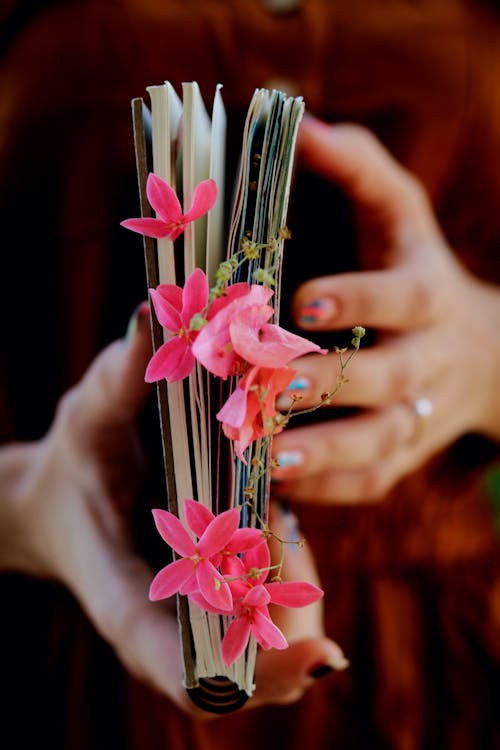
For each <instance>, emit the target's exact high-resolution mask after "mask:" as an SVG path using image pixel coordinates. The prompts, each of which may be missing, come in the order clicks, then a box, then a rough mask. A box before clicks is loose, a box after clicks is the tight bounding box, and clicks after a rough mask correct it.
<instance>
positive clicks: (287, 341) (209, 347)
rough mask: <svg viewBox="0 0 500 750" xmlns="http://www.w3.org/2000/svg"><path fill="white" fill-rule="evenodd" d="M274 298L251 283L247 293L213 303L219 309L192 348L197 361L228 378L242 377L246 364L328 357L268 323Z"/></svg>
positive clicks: (273, 364)
mask: <svg viewBox="0 0 500 750" xmlns="http://www.w3.org/2000/svg"><path fill="white" fill-rule="evenodd" d="M238 286H239V285H238ZM230 290H231V286H229V287H228V293H229V291H230ZM272 295H273V291H272V290H271V289H269V287H265V286H261V285H260V284H252V285H251V286H249V287H248V292H247V294H241V292H239V293H238V296H237V297H236V298H234V297H233V298H228V300H227V301H226V302H224V298H222V300H223V301H222V302H219V300H216V301H215V302H214V303H213V304H214V305H215V304H216V303H218V304H219V307H218V308H217V309H216V310H215V309H214V311H213V312H212V311H210V312H211V314H210V319H209V323H207V325H206V326H204V328H203V330H202V331H201V332H200V335H199V337H198V339H197V341H196V345H195V346H194V347H193V354H194V356H195V357H196V359H197V360H198V361H199V362H201V364H202V365H203V366H204V367H206V369H207V370H209V371H210V372H212V373H213V374H214V375H218V376H219V377H221V378H227V377H228V376H229V375H235V374H240V373H241V370H242V366H243V364H244V363H249V364H251V365H259V366H260V367H283V366H284V365H286V364H288V362H290V360H292V359H295V358H296V357H301V356H302V355H303V354H307V353H309V352H319V353H321V354H326V349H320V347H319V346H317V344H313V343H312V341H308V339H305V338H302V336H296V335H295V334H293V333H289V332H288V331H286V330H285V329H284V328H281V327H280V326H278V325H275V324H274V323H268V322H267V321H268V320H269V318H270V317H271V316H272V315H273V313H274V310H273V308H272V307H271V306H270V305H268V304H267V302H268V301H269V299H270V298H271V297H272ZM207 317H208V316H207Z"/></svg>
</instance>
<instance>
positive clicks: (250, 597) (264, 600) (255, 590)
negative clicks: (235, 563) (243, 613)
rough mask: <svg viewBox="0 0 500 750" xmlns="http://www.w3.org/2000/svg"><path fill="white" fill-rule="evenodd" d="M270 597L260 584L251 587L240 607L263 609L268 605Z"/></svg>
mask: <svg viewBox="0 0 500 750" xmlns="http://www.w3.org/2000/svg"><path fill="white" fill-rule="evenodd" d="M270 601H271V597H270V595H269V592H268V591H266V589H265V588H264V586H262V584H259V585H258V586H253V587H252V588H251V589H250V590H249V591H248V593H247V594H245V597H244V599H243V601H242V603H241V605H242V607H265V606H266V604H269V602H270Z"/></svg>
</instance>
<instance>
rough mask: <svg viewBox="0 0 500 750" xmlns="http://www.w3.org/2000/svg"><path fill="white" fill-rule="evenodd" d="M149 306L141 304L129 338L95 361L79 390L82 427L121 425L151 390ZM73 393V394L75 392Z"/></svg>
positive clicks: (138, 408) (133, 317)
mask: <svg viewBox="0 0 500 750" xmlns="http://www.w3.org/2000/svg"><path fill="white" fill-rule="evenodd" d="M151 353H152V347H151V334H150V327H149V307H148V305H147V303H143V304H142V305H140V306H139V307H138V308H137V310H136V312H135V314H134V315H133V316H132V318H131V321H130V323H129V328H128V331H127V335H126V337H125V338H124V339H123V340H121V341H115V342H114V343H113V344H111V345H110V346H108V347H107V348H106V349H104V351H102V352H101V354H100V355H99V356H98V357H97V359H96V360H95V361H94V363H93V364H92V366H91V367H90V369H89V370H88V371H87V373H86V375H85V377H84V378H83V380H82V382H81V384H80V387H79V388H78V391H77V394H78V395H77V397H78V413H79V415H80V417H79V419H80V420H81V422H80V426H81V427H82V428H89V427H90V428H92V429H93V430H94V431H95V430H96V429H98V428H99V427H101V426H107V427H108V426H113V425H120V424H122V423H124V422H127V421H130V420H132V419H133V418H135V417H136V416H137V415H138V414H139V413H140V411H141V410H142V407H143V406H144V403H145V401H146V399H147V397H148V396H149V395H150V393H151V385H149V384H147V383H145V381H144V373H145V370H146V366H147V363H148V361H149V359H150V357H151ZM73 395H74V394H73Z"/></svg>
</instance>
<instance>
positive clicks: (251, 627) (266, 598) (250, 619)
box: [221, 542, 323, 665]
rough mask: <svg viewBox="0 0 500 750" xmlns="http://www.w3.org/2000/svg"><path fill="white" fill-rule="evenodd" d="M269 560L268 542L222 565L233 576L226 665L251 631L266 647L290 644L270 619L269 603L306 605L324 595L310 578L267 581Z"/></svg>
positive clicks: (224, 649)
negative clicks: (308, 579)
mask: <svg viewBox="0 0 500 750" xmlns="http://www.w3.org/2000/svg"><path fill="white" fill-rule="evenodd" d="M270 564H271V556H270V553H269V547H268V545H267V543H266V542H262V543H261V544H259V545H258V546H257V547H254V548H253V549H251V550H249V551H248V552H246V553H245V554H244V556H243V559H240V558H238V557H232V558H227V559H225V560H224V561H223V563H222V566H221V569H222V571H223V573H224V574H225V576H226V577H227V578H228V579H230V582H229V587H230V588H231V591H232V594H233V601H234V609H233V614H234V616H235V618H234V620H233V621H232V622H231V624H230V625H229V627H228V629H227V631H226V634H225V636H224V639H223V641H222V656H223V659H224V663H225V664H227V665H229V664H232V663H233V662H234V661H235V660H236V659H237V658H238V657H239V656H240V655H241V654H242V653H243V651H244V650H245V648H246V646H247V643H248V639H249V637H250V634H253V636H254V637H255V639H256V641H257V643H259V644H260V645H261V646H262V648H264V649H269V648H278V649H284V648H286V647H287V646H288V643H287V641H286V639H285V636H284V635H283V633H282V632H281V631H280V630H279V628H277V627H276V625H274V623H273V622H272V620H271V617H270V614H269V610H268V608H267V605H268V604H271V603H274V604H278V605H281V606H285V607H304V606H306V605H308V604H312V603H313V602H315V601H318V599H320V598H321V597H322V596H323V592H322V591H321V589H320V588H318V587H317V586H314V585H313V584H312V583H308V582H307V581H288V582H282V583H281V582H271V583H264V582H265V580H266V578H267V576H268V573H269V567H270Z"/></svg>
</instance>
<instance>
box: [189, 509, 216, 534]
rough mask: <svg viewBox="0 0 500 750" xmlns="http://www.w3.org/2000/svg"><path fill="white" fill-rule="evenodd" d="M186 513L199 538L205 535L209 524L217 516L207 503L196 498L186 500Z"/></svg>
mask: <svg viewBox="0 0 500 750" xmlns="http://www.w3.org/2000/svg"><path fill="white" fill-rule="evenodd" d="M184 513H185V514H186V521H187V523H188V526H189V528H190V529H191V531H194V533H195V534H196V536H197V537H198V538H199V537H200V536H202V535H203V532H204V531H205V529H206V528H207V526H208V524H209V523H210V522H211V521H213V520H214V518H215V516H214V514H213V513H212V511H211V510H209V509H208V508H207V507H206V505H203V504H202V503H197V502H196V500H184Z"/></svg>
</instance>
